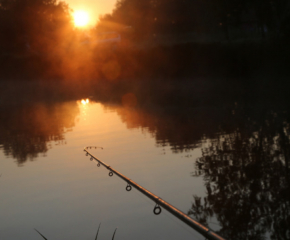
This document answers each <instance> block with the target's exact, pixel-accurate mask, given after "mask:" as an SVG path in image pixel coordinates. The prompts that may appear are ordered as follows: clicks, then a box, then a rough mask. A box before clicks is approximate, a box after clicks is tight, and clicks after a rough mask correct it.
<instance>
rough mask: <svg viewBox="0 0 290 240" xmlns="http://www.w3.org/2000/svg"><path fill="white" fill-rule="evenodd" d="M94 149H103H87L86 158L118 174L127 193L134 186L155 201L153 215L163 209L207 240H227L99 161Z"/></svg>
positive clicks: (111, 173)
mask: <svg viewBox="0 0 290 240" xmlns="http://www.w3.org/2000/svg"><path fill="white" fill-rule="evenodd" d="M92 148H93V149H97V148H101V147H93V146H90V147H85V148H84V151H85V152H86V156H90V160H91V161H92V160H96V161H97V166H98V167H100V166H101V165H103V166H104V167H105V168H107V169H108V170H109V176H110V177H112V176H113V175H114V174H116V175H117V176H118V177H120V178H121V179H123V180H124V181H125V182H127V186H126V190H127V191H131V189H132V186H133V187H134V188H135V189H137V190H138V191H140V192H141V193H143V194H144V195H146V196H147V197H148V198H150V199H151V200H153V201H154V202H155V203H156V205H155V207H154V209H153V213H154V214H156V215H159V214H160V213H161V211H162V209H161V207H163V208H164V209H166V210H167V211H168V212H170V213H171V214H173V215H174V216H175V217H177V218H178V219H179V220H181V221H183V222H184V223H186V224H187V225H189V226H190V227H191V228H193V229H194V230H196V231H198V232H199V233H200V234H202V235H203V236H204V237H206V238H207V239H210V240H225V239H224V238H222V237H221V236H219V235H218V234H216V233H215V232H213V231H212V230H210V229H209V228H207V227H205V226H203V225H202V224H200V223H199V222H197V221H195V220H193V219H192V218H190V217H189V216H187V215H186V214H185V213H183V212H181V211H180V210H178V209H177V208H176V207H174V206H172V205H171V204H169V203H167V202H166V201H164V200H163V199H161V198H160V197H158V196H156V195H155V194H153V193H151V192H150V191H148V190H147V189H146V188H143V187H142V186H140V185H139V184H137V183H136V182H134V181H132V180H131V179H129V178H127V177H126V176H125V175H123V174H121V173H120V172H118V171H116V170H115V169H113V168H112V167H111V166H109V165H108V164H106V163H105V162H103V161H101V160H100V159H98V158H97V157H95V156H94V155H93V154H91V153H90V152H89V150H88V149H92ZM102 149H103V148H102ZM160 206H161V207H160Z"/></svg>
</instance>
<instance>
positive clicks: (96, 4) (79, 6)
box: [64, 0, 116, 26]
mask: <svg viewBox="0 0 290 240" xmlns="http://www.w3.org/2000/svg"><path fill="white" fill-rule="evenodd" d="M64 2H66V3H68V5H69V6H70V8H72V9H73V10H74V11H77V10H83V11H87V12H88V13H89V15H90V19H91V20H90V25H91V26H92V25H95V24H96V22H97V20H98V19H99V15H104V14H106V13H111V12H112V9H113V8H114V6H115V3H116V0H64Z"/></svg>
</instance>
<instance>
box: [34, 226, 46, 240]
mask: <svg viewBox="0 0 290 240" xmlns="http://www.w3.org/2000/svg"><path fill="white" fill-rule="evenodd" d="M34 230H35V231H36V232H38V234H39V235H40V236H42V237H43V239H45V240H47V238H46V237H45V236H43V235H42V234H41V233H40V232H39V231H38V230H37V229H35V228H34Z"/></svg>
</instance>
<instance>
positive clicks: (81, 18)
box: [73, 10, 89, 27]
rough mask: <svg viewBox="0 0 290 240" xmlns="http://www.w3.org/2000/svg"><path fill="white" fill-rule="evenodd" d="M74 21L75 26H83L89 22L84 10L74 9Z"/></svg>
mask: <svg viewBox="0 0 290 240" xmlns="http://www.w3.org/2000/svg"><path fill="white" fill-rule="evenodd" d="M73 18H74V23H75V25H76V26H77V27H84V26H86V25H88V23H89V14H88V13H87V12H86V11H82V10H79V11H75V12H74V14H73Z"/></svg>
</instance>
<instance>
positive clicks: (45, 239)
mask: <svg viewBox="0 0 290 240" xmlns="http://www.w3.org/2000/svg"><path fill="white" fill-rule="evenodd" d="M100 227H101V223H100V224H99V227H98V231H97V234H96V237H95V240H97V239H98V235H99V231H100ZM34 230H35V231H36V232H37V233H38V234H39V235H40V236H41V237H42V238H43V239H44V240H48V239H47V238H46V237H45V236H44V235H43V234H42V233H41V232H39V231H38V230H37V229H35V228H34ZM116 231H117V228H116V229H115V231H114V233H113V237H112V240H114V238H115V235H116Z"/></svg>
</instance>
